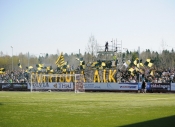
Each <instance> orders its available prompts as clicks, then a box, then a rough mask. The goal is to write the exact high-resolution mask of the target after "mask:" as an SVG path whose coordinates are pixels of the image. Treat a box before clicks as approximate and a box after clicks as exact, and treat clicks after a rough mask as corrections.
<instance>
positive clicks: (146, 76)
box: [121, 69, 175, 83]
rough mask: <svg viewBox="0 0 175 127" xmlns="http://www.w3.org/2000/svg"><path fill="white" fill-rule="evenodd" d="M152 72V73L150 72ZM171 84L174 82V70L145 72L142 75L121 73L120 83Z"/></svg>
mask: <svg viewBox="0 0 175 127" xmlns="http://www.w3.org/2000/svg"><path fill="white" fill-rule="evenodd" d="M152 71H153V72H152ZM143 80H145V81H146V82H150V83H171V82H173V83H174V82H175V69H163V70H146V71H144V72H142V73H136V74H134V75H131V74H130V73H129V72H127V71H126V72H121V82H131V83H135V82H139V81H140V82H142V81H143Z"/></svg>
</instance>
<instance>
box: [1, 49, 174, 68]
mask: <svg viewBox="0 0 175 127" xmlns="http://www.w3.org/2000/svg"><path fill="white" fill-rule="evenodd" d="M59 55H60V54H47V53H46V54H45V55H44V56H39V57H37V56H35V55H31V56H30V55H28V54H27V53H26V54H23V53H20V54H19V55H13V56H9V55H5V54H3V52H1V53H0V68H5V69H6V70H12V64H13V70H19V69H20V68H19V66H18V64H19V63H20V64H21V66H22V69H24V70H25V69H26V67H28V66H33V67H34V68H35V67H36V64H44V66H52V68H56V67H57V66H56V64H55V61H56V60H57V58H58V56H59ZM107 57H108V59H109V60H110V59H111V60H112V54H111V55H108V56H107ZM76 58H79V59H80V58H81V59H83V60H84V61H85V63H86V64H87V63H90V62H91V63H92V62H94V61H96V60H99V59H106V56H105V55H104V56H100V57H99V56H98V53H97V51H96V50H93V51H91V52H85V53H84V54H81V53H78V54H73V53H71V54H67V53H64V60H65V62H68V64H69V65H70V66H73V67H74V68H76V67H78V66H79V61H77V60H76ZM136 58H140V60H141V62H145V61H146V59H148V58H149V59H152V60H153V61H154V67H156V68H157V69H168V68H174V67H175V52H174V50H173V49H172V50H171V51H169V50H163V51H162V52H161V53H158V52H155V51H150V50H149V49H146V50H145V51H142V52H141V53H140V54H139V53H138V52H137V51H133V52H132V51H128V50H127V51H126V52H125V53H122V59H123V62H125V61H126V60H131V62H132V61H134V60H135V59H136ZM131 66H132V64H131Z"/></svg>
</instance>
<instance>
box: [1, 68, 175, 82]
mask: <svg viewBox="0 0 175 127" xmlns="http://www.w3.org/2000/svg"><path fill="white" fill-rule="evenodd" d="M29 77H30V76H29V74H28V73H27V72H25V70H22V71H21V70H20V71H13V72H11V71H6V72H5V73H4V74H1V75H0V83H25V82H28V81H29ZM120 77H121V78H120V81H117V82H127V83H136V82H139V81H140V82H142V81H143V80H145V81H146V82H151V83H171V82H173V83H174V82H175V69H164V70H161V71H160V70H154V75H153V74H151V71H149V70H146V71H144V73H136V74H134V75H131V74H130V73H129V72H128V71H123V72H121V73H120Z"/></svg>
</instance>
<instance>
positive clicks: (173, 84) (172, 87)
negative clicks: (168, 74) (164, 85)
mask: <svg viewBox="0 0 175 127" xmlns="http://www.w3.org/2000/svg"><path fill="white" fill-rule="evenodd" d="M171 91H175V83H171Z"/></svg>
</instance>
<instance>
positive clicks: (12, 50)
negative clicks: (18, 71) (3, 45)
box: [11, 46, 13, 71]
mask: <svg viewBox="0 0 175 127" xmlns="http://www.w3.org/2000/svg"><path fill="white" fill-rule="evenodd" d="M11 48H12V71H13V47H12V46H11Z"/></svg>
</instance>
